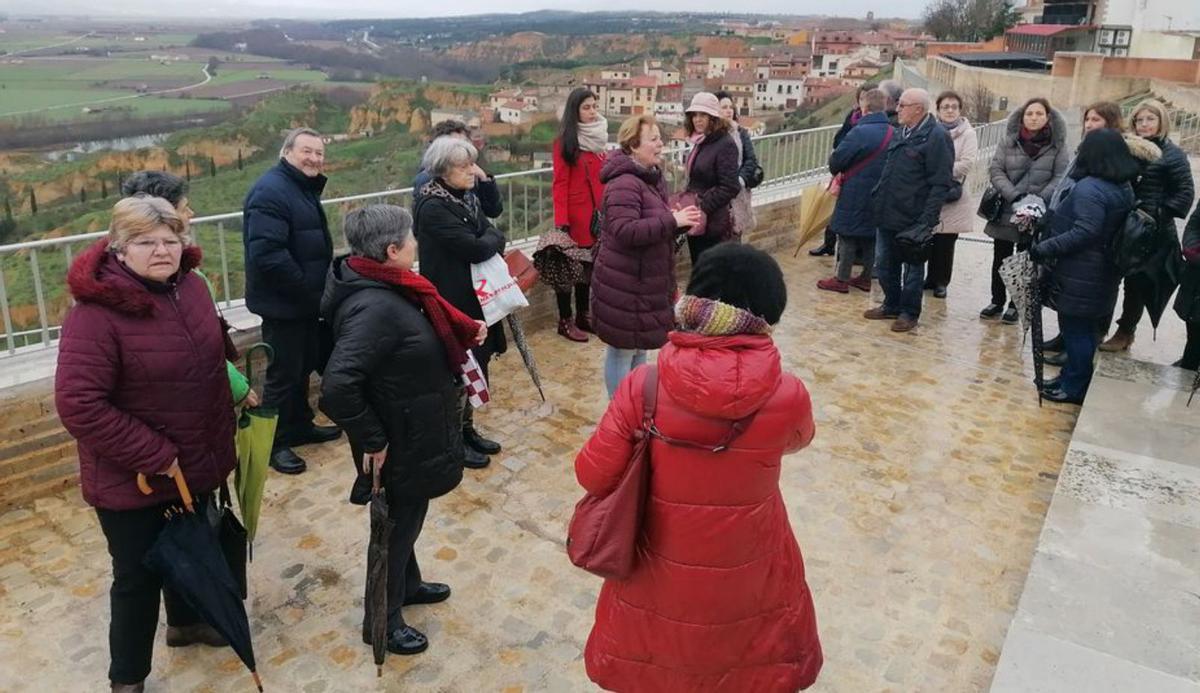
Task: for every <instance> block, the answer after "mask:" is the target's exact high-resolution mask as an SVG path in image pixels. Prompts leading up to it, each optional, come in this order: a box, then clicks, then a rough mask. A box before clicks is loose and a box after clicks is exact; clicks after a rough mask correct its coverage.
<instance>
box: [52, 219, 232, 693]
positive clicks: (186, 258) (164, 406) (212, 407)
mask: <svg viewBox="0 0 1200 693" xmlns="http://www.w3.org/2000/svg"><path fill="white" fill-rule="evenodd" d="M185 231H186V229H185V225H184V221H183V219H182V218H181V217H180V216H179V215H178V214H177V213H176V211H175V209H174V208H173V207H172V206H171V205H170V203H168V202H167V201H166V200H163V199H160V198H157V197H141V196H139V197H129V198H125V199H123V200H121V201H120V202H118V203H117V205H116V207H114V208H113V219H112V225H111V230H110V231H109V235H108V237H107V238H105V239H102V240H100V241H98V242H97V243H96V244H94V245H93V246H92V247H90V248H88V249H87V250H86V251H84V252H83V253H82V254H80V255H79V257H78V258H76V259H75V262H74V263H72V265H71V269H70V272H69V273H68V274H67V286H68V287H69V288H70V290H71V295H72V296H73V297H74V298H75V300H76V301H77V304H76V305H75V307H74V308H72V309H71V312H70V313H69V314H68V315H67V319H66V322H65V323H64V324H63V332H62V341H61V342H60V343H59V347H58V372H57V373H56V375H55V378H54V402H55V406H56V407H57V409H58V416H59V418H60V419H61V420H62V423H63V426H65V427H66V429H67V431H69V432H70V433H71V435H72V436H74V438H75V440H76V441H77V442H78V446H79V481H80V485H81V486H82V489H83V499H84V500H85V501H86V502H87V503H88V504H89V505H92V506H94V507H95V508H96V515H97V517H98V519H99V521H100V529H101V530H103V532H104V538H105V539H106V540H107V542H108V552H109V554H110V555H111V556H112V567H113V582H112V589H111V591H110V597H111V608H112V620H111V622H110V624H109V638H108V641H109V648H110V650H111V664H110V666H109V670H108V677H109V680H110V681H111V682H112V690H113V691H141V690H142V688H143V685H144V684H143V681H144V680H145V678H146V676H147V675H148V674H149V673H150V660H151V654H152V650H153V648H154V632H155V630H156V629H157V627H158V605H159V594H160V592H161V593H162V595H163V596H164V597H165V602H166V607H167V646H168V647H179V646H183V645H191V644H195V643H204V644H207V645H223V644H225V642H224V640H223V639H221V637H220V636H219V635H218V634H217V632H216V631H215V630H213V629H212V628H211V627H209V626H208V625H206V624H204V623H203V621H201V620H200V618H199V617H198V616H197V615H196V613H195V612H194V611H193V610H192V609H191V608H189V607H188V605H187V604H186V603H185V602H184V601H183V599H182V598H181V597H180V596H179V595H177V594H174V593H173V592H172V591H171V590H169V589H164V588H163V584H162V581H161V580H160V578H159V576H158V574H157V573H154V572H152V571H151V570H149V569H148V568H146V567H145V565H143V563H142V558H143V557H144V556H145V555H146V552H147V551H148V550H149V549H150V547H151V546H152V545H153V544H154V540H155V539H156V538H157V537H158V533H159V531H161V529H162V528H163V526H164V522H165V521H164V518H163V511H164V509H165V508H166V507H167V506H168V505H170V504H172V503H176V504H177V503H178V502H179V495H178V492H177V490H176V486H175V484H174V482H172V481H171V480H170V479H169V478H168V477H171V476H174V475H175V474H177V473H180V472H182V474H183V476H184V477H185V478H186V480H187V483H188V485H189V486H190V487H191V490H192V491H193V493H195V494H196V501H197V505H202V504H204V503H208V502H211V497H212V496H211V494H212V492H213V491H214V490H215V489H217V488H218V487H219V486H220V485H221V482H222V481H223V480H225V478H226V477H228V476H229V472H231V471H232V470H233V468H234V467H235V466H236V465H237V456H236V453H235V452H234V444H233V437H234V431H235V426H236V422H235V420H234V411H233V395H232V393H231V391H230V388H229V376H228V374H227V371H226V365H225V359H226V356H227V354H226V351H225V333H224V330H223V329H222V328H221V324H220V321H219V320H218V319H217V311H216V308H214V307H213V302H212V298H211V297H210V296H209V293H208V289H207V288H206V287H205V285H204V280H203V279H201V278H200V277H199V276H198V275H196V274H194V273H193V272H192V271H191V270H192V269H193V268H195V267H196V266H197V265H199V264H200V249H199V248H196V247H193V246H190V245H189V243H188V238H187V236H186V233H185ZM139 473H141V474H144V475H146V477H147V478H148V481H149V484H150V487H151V488H152V489H153V492H152V493H151V494H150V495H143V494H142V493H141V491H140V490H139V489H138V486H137V476H138V474H139Z"/></svg>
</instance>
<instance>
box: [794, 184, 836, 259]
mask: <svg viewBox="0 0 1200 693" xmlns="http://www.w3.org/2000/svg"><path fill="white" fill-rule="evenodd" d="M835 204H837V196H835V195H833V194H832V193H830V192H829V188H828V187H827V186H824V185H810V186H808V187H807V188H805V189H804V190H803V191H802V192H801V193H800V242H799V243H798V244H797V245H796V252H795V253H794V254H793V255H792V257H796V256H797V255H799V254H800V249H801V248H803V247H804V246H805V245H806V244H807V243H808V242H809V241H811V240H812V239H813V236H816V235H817V234H819V233H824V232H825V227H826V226H829V220H830V219H832V218H833V207H834V205H835Z"/></svg>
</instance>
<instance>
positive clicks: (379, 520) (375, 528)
mask: <svg viewBox="0 0 1200 693" xmlns="http://www.w3.org/2000/svg"><path fill="white" fill-rule="evenodd" d="M366 459H367V458H366V457H365V456H364V461H363V464H367V462H366ZM372 466H373V465H372ZM379 474H380V472H379V470H378V469H374V468H373V469H372V470H371V511H370V512H371V541H370V543H369V544H368V545H367V588H366V594H365V595H364V598H363V611H364V613H363V639H364V640H366V641H367V642H369V643H371V651H372V653H373V654H374V655H375V676H376V677H380V676H383V659H384V657H385V656H386V655H387V617H388V608H387V580H388V543H389V541H390V539H391V536H392V528H393V527H395V523H394V522H392V520H391V518H390V517H388V504H387V496H386V493H385V491H384V490H383V485H382V484H381V483H380V481H379Z"/></svg>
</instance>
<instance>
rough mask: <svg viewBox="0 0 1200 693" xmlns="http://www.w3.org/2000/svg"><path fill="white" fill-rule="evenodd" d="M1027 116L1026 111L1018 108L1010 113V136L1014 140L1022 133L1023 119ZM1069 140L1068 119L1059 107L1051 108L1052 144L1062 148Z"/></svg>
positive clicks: (1008, 128)
mask: <svg viewBox="0 0 1200 693" xmlns="http://www.w3.org/2000/svg"><path fill="white" fill-rule="evenodd" d="M1024 116H1025V111H1024V110H1022V109H1020V108H1018V109H1017V110H1015V111H1013V112H1012V113H1009V114H1008V126H1007V132H1008V136H1009V137H1011V138H1012V139H1013V140H1014V141H1015V140H1016V139H1017V135H1019V134H1020V133H1021V119H1022V118H1023V117H1024ZM1066 142H1067V119H1066V118H1064V117H1063V114H1062V113H1059V111H1058V109H1057V108H1051V109H1050V144H1053V145H1054V146H1055V147H1058V148H1060V149H1061V148H1062V147H1063V145H1064V144H1066Z"/></svg>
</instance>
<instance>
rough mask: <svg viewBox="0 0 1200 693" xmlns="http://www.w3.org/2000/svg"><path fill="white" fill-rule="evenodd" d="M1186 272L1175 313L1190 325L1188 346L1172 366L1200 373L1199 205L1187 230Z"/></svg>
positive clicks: (1184, 245) (1182, 275)
mask: <svg viewBox="0 0 1200 693" xmlns="http://www.w3.org/2000/svg"><path fill="white" fill-rule="evenodd" d="M1182 245H1183V263H1184V264H1183V269H1182V271H1181V272H1180V279H1179V293H1178V294H1177V295H1176V296H1175V312H1176V313H1177V314H1178V315H1179V318H1180V319H1181V320H1183V321H1184V322H1185V323H1187V343H1186V344H1185V346H1184V348H1183V358H1181V359H1179V360H1178V361H1176V362H1175V363H1173V364H1171V365H1173V366H1176V367H1178V368H1186V369H1188V370H1190V371H1194V370H1200V204H1197V205H1196V209H1195V211H1193V212H1192V217H1191V219H1189V220H1188V223H1187V227H1186V228H1185V229H1184V230H1183V243H1182Z"/></svg>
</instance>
